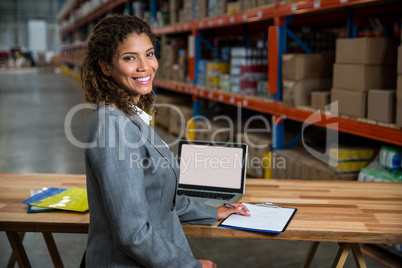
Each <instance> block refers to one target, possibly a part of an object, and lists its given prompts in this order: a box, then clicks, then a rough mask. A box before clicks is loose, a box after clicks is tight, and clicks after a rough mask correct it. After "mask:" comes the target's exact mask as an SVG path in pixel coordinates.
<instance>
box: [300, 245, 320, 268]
mask: <svg viewBox="0 0 402 268" xmlns="http://www.w3.org/2000/svg"><path fill="white" fill-rule="evenodd" d="M319 244H320V242H312V243H311V245H310V248H309V250H308V252H307V254H306V257H305V258H304V261H303V264H302V268H308V267H310V264H311V262H312V260H313V258H314V255H315V252H316V251H317V247H318V245H319Z"/></svg>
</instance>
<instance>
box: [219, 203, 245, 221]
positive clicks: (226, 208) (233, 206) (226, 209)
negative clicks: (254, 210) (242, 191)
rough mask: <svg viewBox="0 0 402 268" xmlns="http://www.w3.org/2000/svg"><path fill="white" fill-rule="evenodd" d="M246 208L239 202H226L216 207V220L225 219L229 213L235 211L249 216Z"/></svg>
mask: <svg viewBox="0 0 402 268" xmlns="http://www.w3.org/2000/svg"><path fill="white" fill-rule="evenodd" d="M247 212H249V210H248V208H247V207H246V206H245V205H243V204H241V203H228V204H226V205H223V206H220V207H218V220H223V219H226V218H227V216H229V215H230V214H233V213H236V214H240V215H243V216H250V214H249V213H247Z"/></svg>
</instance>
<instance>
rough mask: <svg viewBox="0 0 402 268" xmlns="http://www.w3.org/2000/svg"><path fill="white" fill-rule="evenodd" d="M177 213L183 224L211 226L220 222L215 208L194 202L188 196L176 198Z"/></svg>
mask: <svg viewBox="0 0 402 268" xmlns="http://www.w3.org/2000/svg"><path fill="white" fill-rule="evenodd" d="M176 211H177V215H178V216H179V219H180V221H181V222H182V223H190V224H204V225H211V224H213V223H215V222H216V221H217V220H218V211H217V209H216V208H215V207H212V206H208V205H205V204H202V203H200V202H197V201H194V200H192V199H191V198H189V197H188V196H185V195H177V196H176Z"/></svg>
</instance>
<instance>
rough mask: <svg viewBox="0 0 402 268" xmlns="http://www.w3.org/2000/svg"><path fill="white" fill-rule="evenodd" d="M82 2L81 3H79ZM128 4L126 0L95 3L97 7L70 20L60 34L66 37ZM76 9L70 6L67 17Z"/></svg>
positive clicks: (65, 18)
mask: <svg viewBox="0 0 402 268" xmlns="http://www.w3.org/2000/svg"><path fill="white" fill-rule="evenodd" d="M81 2H82V1H81ZM127 2H129V1H128V0H109V1H107V2H105V1H97V5H94V6H93V7H91V9H90V11H88V13H85V12H84V13H83V14H82V16H80V17H78V18H77V19H75V20H72V21H71V23H70V25H67V26H65V27H63V28H62V29H61V30H60V34H61V35H62V36H64V35H67V34H69V33H71V32H73V31H75V30H77V29H79V28H80V27H82V26H84V25H86V24H88V23H90V22H92V21H94V20H96V19H97V18H99V17H102V16H103V15H105V14H107V13H108V12H109V11H112V10H113V9H115V8H116V7H118V6H120V5H122V4H125V3H127ZM77 8H78V5H74V6H72V9H71V10H70V12H69V13H68V14H69V16H71V15H72V12H73V10H76V9H77ZM67 17H68V16H66V17H64V16H63V17H62V18H64V20H61V21H59V23H61V22H63V21H66V20H67Z"/></svg>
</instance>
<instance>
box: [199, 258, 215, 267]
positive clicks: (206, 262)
mask: <svg viewBox="0 0 402 268" xmlns="http://www.w3.org/2000/svg"><path fill="white" fill-rule="evenodd" d="M198 261H199V262H201V264H202V268H216V264H215V263H213V262H212V261H208V260H198Z"/></svg>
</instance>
